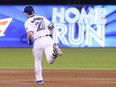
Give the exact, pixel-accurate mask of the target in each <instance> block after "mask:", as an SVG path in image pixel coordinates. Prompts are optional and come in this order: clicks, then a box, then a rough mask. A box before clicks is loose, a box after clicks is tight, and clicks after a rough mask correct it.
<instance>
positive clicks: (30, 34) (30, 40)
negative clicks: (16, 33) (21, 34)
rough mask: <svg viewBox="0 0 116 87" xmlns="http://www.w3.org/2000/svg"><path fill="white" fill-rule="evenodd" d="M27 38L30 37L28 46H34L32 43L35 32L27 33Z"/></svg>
mask: <svg viewBox="0 0 116 87" xmlns="http://www.w3.org/2000/svg"><path fill="white" fill-rule="evenodd" d="M27 37H28V44H29V45H32V44H33V43H32V38H33V32H32V31H29V32H28V33H27Z"/></svg>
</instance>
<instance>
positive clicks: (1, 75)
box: [0, 70, 116, 87]
mask: <svg viewBox="0 0 116 87" xmlns="http://www.w3.org/2000/svg"><path fill="white" fill-rule="evenodd" d="M43 76H44V81H45V84H44V85H36V84H34V80H35V79H34V72H33V70H0V87H116V71H85V70H84V71H78V70H77V71H67V70H65V71H60V70H59V71H58V70H51V71H50V70H43Z"/></svg>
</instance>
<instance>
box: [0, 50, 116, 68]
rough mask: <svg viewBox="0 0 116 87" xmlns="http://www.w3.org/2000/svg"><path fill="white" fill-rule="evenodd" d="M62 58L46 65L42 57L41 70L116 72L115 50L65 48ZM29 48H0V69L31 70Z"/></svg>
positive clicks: (31, 57)
mask: <svg viewBox="0 0 116 87" xmlns="http://www.w3.org/2000/svg"><path fill="white" fill-rule="evenodd" d="M62 50H63V56H62V57H59V58H58V59H56V61H55V62H54V64H48V63H47V61H46V59H45V55H44V56H43V61H42V66H43V69H54V70H57V69H63V70H116V48H77V49H74V48H70V49H68V48H65V49H63V48H62ZM33 64H34V62H33V56H32V53H31V48H9V49H7V48H0V69H33Z"/></svg>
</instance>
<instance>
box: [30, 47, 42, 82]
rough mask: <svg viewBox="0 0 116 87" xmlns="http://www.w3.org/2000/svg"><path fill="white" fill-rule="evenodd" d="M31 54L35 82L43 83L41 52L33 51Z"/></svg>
mask: <svg viewBox="0 0 116 87" xmlns="http://www.w3.org/2000/svg"><path fill="white" fill-rule="evenodd" d="M32 52H33V56H34V70H35V78H36V81H43V77H42V64H41V61H42V55H43V50H39V49H33V50H32Z"/></svg>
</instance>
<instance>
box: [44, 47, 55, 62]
mask: <svg viewBox="0 0 116 87" xmlns="http://www.w3.org/2000/svg"><path fill="white" fill-rule="evenodd" d="M45 55H46V59H47V62H48V63H49V64H52V63H54V61H55V59H56V57H57V55H53V45H50V46H48V47H46V48H45Z"/></svg>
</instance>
